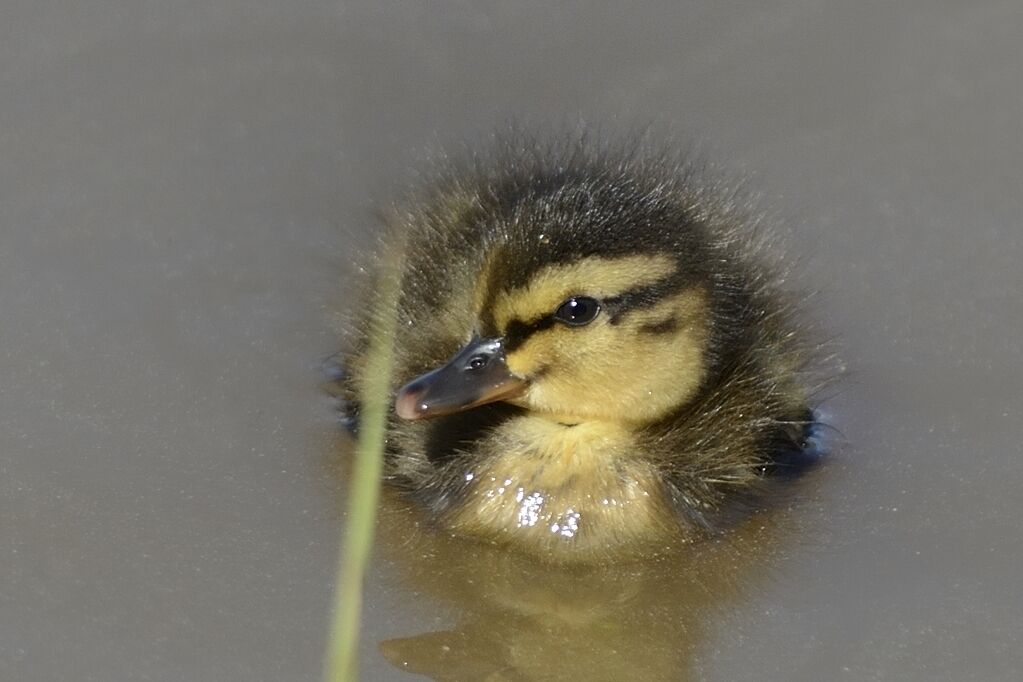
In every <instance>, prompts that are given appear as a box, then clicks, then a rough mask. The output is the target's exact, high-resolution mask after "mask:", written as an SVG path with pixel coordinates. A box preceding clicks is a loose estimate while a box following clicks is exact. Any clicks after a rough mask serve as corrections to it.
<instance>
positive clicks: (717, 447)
mask: <svg viewBox="0 0 1023 682" xmlns="http://www.w3.org/2000/svg"><path fill="white" fill-rule="evenodd" d="M737 205H738V202H737V201H736V197H735V195H734V194H728V193H721V192H719V191H718V190H716V189H715V186H714V185H713V184H712V183H711V184H706V183H701V182H700V180H699V174H698V173H697V172H696V170H695V169H694V167H693V165H692V164H687V163H685V162H684V161H683V162H677V161H673V160H671V156H670V155H668V154H650V153H647V152H644V151H641V150H639V149H638V148H632V149H625V148H621V149H615V148H613V147H610V146H598V145H593V144H591V143H589V142H587V141H585V140H581V139H576V140H574V141H570V142H567V143H562V144H537V143H535V142H530V141H528V140H526V139H525V138H515V139H512V140H506V141H504V142H503V143H499V144H498V146H497V149H496V150H495V151H494V152H493V153H492V154H491V155H489V156H487V157H477V158H476V159H475V160H474V161H472V162H468V163H464V164H461V165H457V164H455V165H452V166H451V167H450V168H448V169H446V170H442V171H440V172H439V173H438V176H437V179H436V180H435V181H434V182H432V183H430V184H429V185H428V186H427V187H426V188H425V189H423V190H421V191H419V192H418V194H417V195H415V198H413V199H411V200H410V201H409V202H408V203H407V204H406V205H405V206H404V207H403V208H399V209H397V210H396V211H395V213H394V221H393V222H394V223H395V234H394V235H392V243H393V244H401V248H402V250H403V256H404V261H403V266H402V271H401V274H400V277H401V279H400V295H399V300H398V306H397V310H396V311H395V314H396V315H397V334H396V339H395V343H396V351H395V357H396V360H395V367H394V372H393V377H394V381H393V389H394V391H395V394H394V395H395V397H394V402H393V413H392V414H391V415H390V419H389V425H388V437H387V449H388V452H387V460H386V480H387V481H388V482H389V483H390V484H392V485H394V486H396V487H398V488H399V489H401V490H403V491H405V492H406V493H407V494H408V495H409V496H410V497H411V498H412V499H414V500H415V501H416V502H418V504H419V505H420V506H421V507H422V508H423V509H424V510H425V511H426V513H427V514H428V516H429V518H431V519H432V520H433V521H434V522H435V523H436V524H437V525H438V526H439V527H440V528H442V529H444V530H445V531H448V532H450V533H453V534H457V535H462V536H470V537H474V538H477V539H479V540H482V541H485V542H489V543H493V544H502V545H508V546H511V547H513V548H516V549H518V550H522V551H525V552H529V553H531V554H533V555H535V556H539V557H542V558H544V559H549V560H554V561H559V560H572V559H581V560H593V559H596V558H614V557H621V556H627V557H636V556H640V555H646V554H650V553H655V554H656V553H658V552H661V551H664V550H665V549H666V548H670V547H677V546H678V545H679V544H680V543H688V542H692V541H694V540H697V539H699V538H701V537H706V536H708V535H712V534H714V533H717V532H720V531H721V530H722V529H724V528H727V527H728V526H729V525H730V524H732V523H734V522H735V521H736V520H737V519H739V518H741V517H742V516H744V515H745V514H746V513H748V512H749V511H750V510H753V509H756V508H757V507H758V506H759V505H760V504H761V503H762V501H763V500H765V499H767V497H769V495H770V492H771V491H772V490H773V489H775V488H776V485H775V483H776V482H777V481H778V480H780V478H784V477H779V476H778V475H777V474H779V473H785V472H796V471H799V470H801V469H802V466H803V464H805V463H806V462H808V461H810V460H811V459H813V457H812V454H813V453H812V452H811V450H812V448H810V447H809V445H808V443H809V439H810V435H811V429H812V427H813V424H814V415H813V411H812V406H811V399H812V397H813V395H814V393H815V391H816V389H817V385H816V383H815V380H814V379H813V378H812V377H813V372H812V371H811V370H810V368H811V367H812V363H811V362H810V360H811V359H812V357H813V355H814V352H813V350H812V345H813V344H810V343H808V342H806V340H805V334H804V333H803V326H802V322H800V320H799V317H798V314H797V306H796V305H795V304H794V302H793V300H791V298H790V297H789V296H788V295H786V294H785V293H783V291H782V287H781V281H782V279H783V278H782V276H781V275H779V274H777V272H776V270H775V269H773V268H772V267H771V266H769V265H768V264H767V261H766V260H765V258H764V257H763V256H762V255H760V253H759V251H758V248H757V247H756V244H757V243H758V236H757V229H756V225H755V221H750V220H749V219H747V218H745V217H744V215H743V213H742V211H741V210H739V209H737V208H736V206H737ZM377 305H379V304H378V303H377V302H376V301H375V300H374V298H373V296H372V295H370V296H369V297H368V298H367V311H368V312H367V313H366V314H365V315H363V318H362V320H363V321H362V322H356V323H355V324H354V330H353V335H352V340H351V342H350V343H349V345H348V349H347V350H346V351H344V358H345V360H344V362H345V364H346V366H347V367H348V373H347V375H346V377H345V378H344V380H343V386H342V394H343V398H344V400H345V401H346V402H347V404H348V405H349V410H350V413H351V414H352V415H357V413H358V405H359V402H360V395H361V387H362V384H363V376H362V374H361V368H362V367H363V365H364V353H365V328H366V327H367V324H366V322H365V321H366V320H368V319H369V316H370V314H372V313H373V308H374V306H377Z"/></svg>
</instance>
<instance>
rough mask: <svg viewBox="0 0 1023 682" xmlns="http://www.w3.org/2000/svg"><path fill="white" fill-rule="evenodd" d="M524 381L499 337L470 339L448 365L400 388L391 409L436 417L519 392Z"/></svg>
mask: <svg viewBox="0 0 1023 682" xmlns="http://www.w3.org/2000/svg"><path fill="white" fill-rule="evenodd" d="M525 389H526V380H525V379H522V378H521V377H517V376H515V375H514V374H512V373H511V371H510V370H509V369H508V365H507V364H506V363H505V358H504V348H503V347H502V344H501V339H473V340H472V341H471V342H469V344H468V345H466V346H465V347H464V348H462V349H461V350H460V351H458V352H457V353H455V356H454V357H453V358H451V359H450V360H448V362H447V364H445V365H442V366H440V367H438V368H437V369H434V370H431V371H429V372H427V373H426V374H423V375H422V376H419V377H416V378H415V379H413V380H412V381H410V382H408V383H407V384H405V385H404V386H402V387H401V390H399V391H398V396H397V398H395V400H394V411H395V412H396V413H397V414H398V416H399V417H402V418H404V419H424V418H427V417H439V416H441V415H445V414H451V413H453V412H461V411H462V410H468V409H470V408H473V407H476V406H478V405H484V404H486V403H492V402H496V401H498V400H504V399H505V398H511V397H513V396H517V395H520V394H521V393H522V392H523V391H524V390H525Z"/></svg>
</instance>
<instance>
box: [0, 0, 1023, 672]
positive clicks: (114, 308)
mask: <svg viewBox="0 0 1023 682" xmlns="http://www.w3.org/2000/svg"><path fill="white" fill-rule="evenodd" d="M0 14H2V16H3V21H2V22H0V83H2V92H3V93H4V96H3V97H2V98H0V122H2V125H0V312H2V315H3V323H2V325H0V376H2V377H3V378H4V380H3V383H2V385H0V678H3V679H12V680H33V681H34V680H57V679H68V678H71V677H74V678H75V679H78V680H104V681H105V680H135V679H151V680H180V679H218V680H233V679H246V680H261V679H266V680H278V679H288V680H293V679H294V680H298V679H309V680H312V679H318V677H319V666H320V658H319V657H320V655H321V653H322V650H323V645H324V642H323V638H324V636H325V633H326V627H327V623H328V615H327V608H328V606H329V603H330V589H331V582H332V580H333V575H332V572H333V568H334V566H333V563H334V552H335V547H336V542H337V539H338V528H339V523H340V521H339V519H340V515H341V514H340V509H341V508H342V503H343V498H342V495H341V492H340V483H339V476H338V471H337V470H338V468H339V467H340V464H339V462H340V460H341V457H340V454H339V453H340V452H342V451H343V450H344V448H346V447H347V442H346V439H345V437H344V436H343V435H342V434H340V433H339V432H338V429H337V428H336V426H335V424H334V423H333V422H332V418H333V417H332V414H331V409H330V404H329V400H328V399H327V398H326V397H325V396H324V395H323V394H322V393H321V391H320V389H319V387H318V385H317V384H318V381H319V375H318V372H319V364H320V361H321V360H322V359H323V358H325V357H326V356H328V355H329V354H331V353H332V352H333V351H334V350H336V347H337V345H338V344H337V336H338V327H339V326H340V323H339V322H338V321H337V313H338V311H341V310H343V309H344V308H345V306H346V305H348V303H349V301H348V300H347V298H348V295H349V292H348V290H347V289H346V288H345V286H344V281H345V277H346V274H347V273H348V272H350V271H351V269H352V268H355V267H358V266H359V262H360V261H359V257H358V256H357V253H358V251H357V249H358V248H359V247H361V246H363V245H365V244H367V243H369V241H370V240H371V238H372V230H373V225H375V222H374V217H373V214H372V211H373V207H374V206H375V205H377V204H378V203H379V202H380V201H382V200H384V199H386V198H388V197H390V196H393V194H394V192H395V191H396V188H398V187H400V186H402V185H403V184H404V182H405V181H406V180H407V179H408V175H409V174H408V171H407V169H408V167H409V165H410V163H411V161H412V160H413V159H415V158H416V156H417V154H418V152H417V151H416V150H417V149H422V148H423V146H424V145H426V146H429V145H431V144H434V143H446V142H448V141H451V140H458V139H463V138H470V139H471V138H473V137H475V136H478V135H480V134H482V133H484V132H485V131H486V130H488V129H490V128H492V127H493V126H494V125H495V123H496V122H500V121H502V120H505V119H506V118H508V117H512V116H514V117H516V118H526V119H531V120H534V121H559V122H560V121H566V120H567V121H572V120H574V119H575V118H576V117H577V116H579V115H585V117H586V118H588V119H591V120H595V121H601V122H608V121H611V122H610V123H609V124H608V125H609V127H611V128H614V127H616V126H628V125H630V124H632V123H646V122H649V121H650V120H654V121H655V122H658V123H661V124H666V125H671V126H673V127H675V128H677V129H681V131H682V133H683V134H691V135H693V136H695V137H697V138H698V139H699V140H701V141H702V142H703V144H704V145H705V146H707V147H709V148H710V150H711V156H712V157H713V158H715V159H719V160H721V162H722V163H723V165H724V166H725V167H726V168H728V169H730V170H732V171H737V172H748V173H750V174H751V175H752V176H753V177H752V180H751V182H752V184H753V185H754V186H755V187H759V188H762V189H763V190H764V191H765V193H767V194H768V195H769V196H770V197H774V198H773V199H771V201H770V203H771V204H772V205H773V206H775V207H777V210H778V213H779V214H780V216H781V217H782V218H783V220H784V221H785V222H787V223H788V224H790V225H792V229H793V232H794V237H795V242H796V250H797V251H798V252H799V254H800V255H807V256H808V258H807V259H806V265H805V266H804V267H803V268H802V269H801V273H802V274H801V278H802V279H803V280H804V281H805V284H806V285H807V286H809V287H814V288H821V289H823V294H822V296H821V297H820V298H819V299H818V301H817V302H816V303H815V304H814V305H815V312H816V314H817V315H818V316H819V317H820V318H821V319H822V320H823V321H824V323H825V324H826V326H827V327H828V328H829V329H830V330H832V331H833V332H834V334H835V336H836V337H838V339H839V340H840V343H841V345H842V347H843V356H844V358H845V360H846V362H847V364H848V365H849V367H850V368H851V376H850V378H849V379H848V380H847V381H846V383H845V385H844V391H843V392H842V393H841V394H840V395H839V396H838V397H837V398H836V399H834V400H833V401H831V402H830V403H829V405H828V406H827V409H828V410H830V411H831V413H832V414H833V415H834V420H835V422H836V424H837V425H838V426H839V428H840V429H841V431H842V433H843V434H844V437H845V440H846V441H847V444H846V445H844V446H843V447H841V448H840V449H839V450H838V451H837V452H836V453H834V454H833V455H832V456H831V458H830V461H829V463H828V465H827V466H826V467H824V468H823V469H822V470H821V471H820V472H818V473H816V474H814V476H813V477H811V479H810V480H809V481H808V482H807V485H801V486H800V488H799V490H798V491H797V493H796V494H795V495H794V496H793V501H792V505H791V509H782V510H778V511H777V512H776V513H774V514H771V515H769V516H767V517H764V518H762V519H757V520H755V521H754V522H752V523H751V524H750V525H749V526H748V527H744V528H743V530H742V531H740V532H738V533H736V535H735V536H734V537H731V538H729V539H728V540H727V541H726V542H724V543H723V544H721V545H711V546H707V547H704V548H700V549H699V551H695V552H694V553H693V554H692V555H691V556H686V557H680V558H679V559H678V561H677V563H675V564H669V565H663V564H662V565H654V566H648V567H641V568H619V569H608V570H606V571H598V572H588V573H587V572H582V573H576V572H574V571H565V572H564V573H560V574H555V575H550V573H549V571H540V570H539V569H537V568H536V567H533V566H529V565H528V563H527V562H524V561H523V560H521V559H516V558H514V557H508V556H505V555H503V554H501V553H494V552H490V551H487V550H486V549H484V548H477V547H472V548H470V547H467V546H465V545H463V544H460V543H458V542H457V541H449V540H431V539H430V537H429V536H428V535H425V536H424V535H422V534H420V533H418V532H416V531H414V518H409V517H408V515H407V512H406V511H404V510H401V509H395V508H394V506H393V505H391V506H388V507H387V510H388V511H387V513H386V514H385V523H384V524H383V529H382V530H383V535H382V542H381V545H380V548H379V552H378V554H377V560H376V564H375V566H374V568H373V578H372V580H371V582H370V584H369V585H368V592H367V614H366V623H365V632H364V641H363V665H362V667H363V671H364V677H365V679H370V680H412V679H416V678H415V677H414V676H412V675H411V674H410V672H408V671H405V670H403V668H404V667H406V666H404V663H405V662H407V663H408V665H407V669H408V670H409V671H411V670H418V671H421V672H429V673H430V674H432V675H433V676H434V677H435V678H436V679H481V676H482V675H491V678H490V679H493V680H500V679H509V680H518V679H544V675H547V679H559V676H561V677H562V678H563V677H565V676H578V677H582V676H583V675H584V674H585V675H587V676H592V675H595V674H597V673H600V674H604V675H605V677H606V678H608V679H623V678H626V679H627V678H628V677H627V676H628V675H629V674H630V673H629V672H625V671H631V674H632V677H633V679H681V680H685V679H693V680H732V679H751V678H755V679H777V680H820V679H850V680H874V679H876V680H889V679H897V680H928V681H930V680H956V681H959V680H984V681H988V680H1015V679H1019V678H1020V677H1021V676H1023V654H1020V653H1019V652H1020V651H1021V649H1023V647H1021V644H1023V642H1021V639H1023V636H1021V629H1020V627H1019V613H1020V609H1021V608H1023V590H1021V588H1020V584H1019V580H1018V566H1019V565H1020V564H1021V561H1023V542H1021V539H1020V533H1019V523H1018V519H1019V518H1020V515H1021V513H1023V492H1021V491H1023V457H1021V454H1023V453H1021V446H1020V442H1021V438H1020V428H1019V426H1018V425H1019V422H1020V418H1021V416H1023V414H1021V413H1023V390H1021V389H1023V362H1021V360H1023V343H1021V341H1020V339H1021V338H1023V333H1021V332H1023V304H1021V302H1020V291H1021V290H1023V269H1021V268H1019V266H1018V263H1019V261H1020V260H1021V257H1023V230H1021V228H1020V216H1021V215H1023V198H1021V193H1020V191H1019V188H1020V187H1021V186H1023V164H1021V162H1020V159H1021V158H1023V135H1020V131H1019V121H1020V120H1021V118H1023V117H1021V114H1023V100H1021V99H1020V96H1019V92H1020V91H1021V87H1020V86H1021V85H1023V82H1021V81H1023V75H1021V74H1023V68H1021V67H1023V51H1021V49H1020V48H1019V47H1018V35H1019V32H1020V28H1021V27H1023V10H1021V9H1020V6H1019V4H1018V3H1017V2H1014V1H1013V0H1003V1H997V0H991V1H987V2H975V3H969V4H957V3H947V4H942V5H935V4H934V3H923V2H919V3H917V2H906V3H899V4H898V5H897V6H895V5H890V4H888V3H855V4H850V3H839V2H835V3H822V2H809V1H802V2H799V1H795V0H792V1H787V2H775V3H769V4H758V5H757V6H756V7H755V8H752V9H750V8H739V7H733V6H730V5H725V4H722V3H712V2H702V3H695V4H686V5H677V4H676V3H648V4H646V5H643V6H642V7H636V6H629V7H628V8H626V7H625V6H624V5H608V6H606V7H595V6H589V7H587V8H585V9H584V8H581V7H568V6H559V7H551V6H550V5H549V4H547V3H516V4H514V5H510V4H507V3H503V4H500V5H498V4H496V3H495V4H494V5H493V6H490V7H485V6H482V5H479V4H472V5H465V6H453V5H452V6H443V7H441V6H437V7H427V6H422V7H419V6H416V7H412V6H410V5H408V4H406V3H401V4H399V3H383V4H381V3H372V4H371V3H365V4H360V5H355V4H347V3H346V4H344V6H343V7H342V6H340V5H338V4H335V3H325V2H300V3H289V4H287V5H286V6H285V5H284V4H281V3H271V2H257V3H240V2H233V1H230V0H218V1H217V2H205V3H198V2H180V3H117V2H99V1H97V0H90V1H88V2H77V3H70V2H55V3H50V4H45V5H42V4H39V3H30V2H22V1H20V0H14V1H11V2H7V3H5V5H4V9H3V10H2V13H0ZM761 526H763V528H761ZM396 535H397V537H398V538H405V537H407V536H409V537H411V540H395V539H394V538H395V536H396ZM543 576H546V577H543ZM445 647H447V649H445ZM559 666H563V668H564V669H565V672H564V673H563V674H562V673H561V670H560V669H559ZM616 666H619V668H616ZM620 669H621V670H623V671H622V672H619V670H620ZM555 671H557V673H556V672H555ZM592 671H597V673H593V672H592ZM640 671H642V672H640ZM445 676H446V677H445ZM420 679H421V678H420ZM595 679H599V677H596V678H595Z"/></svg>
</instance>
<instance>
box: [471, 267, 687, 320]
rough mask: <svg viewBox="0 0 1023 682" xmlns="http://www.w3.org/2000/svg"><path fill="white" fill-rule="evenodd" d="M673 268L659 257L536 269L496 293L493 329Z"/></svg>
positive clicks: (666, 273)
mask: <svg viewBox="0 0 1023 682" xmlns="http://www.w3.org/2000/svg"><path fill="white" fill-rule="evenodd" d="M675 268H676V265H675V261H674V260H673V259H672V258H670V257H669V256H664V255H659V254H658V255H635V256H623V257H621V258H599V257H594V258H587V259H586V260H582V261H578V262H576V263H569V264H567V265H549V266H547V267H545V268H543V269H541V270H539V271H538V272H537V273H536V274H535V275H534V276H533V278H532V279H531V280H530V281H529V283H528V284H527V285H526V286H524V287H521V288H519V289H514V290H512V291H502V292H501V293H499V294H498V295H497V296H496V298H495V299H494V302H493V305H492V308H491V313H492V314H493V317H494V322H495V323H496V325H497V328H498V329H501V330H503V329H506V328H507V326H508V324H509V323H510V322H511V321H512V320H521V321H523V322H527V321H530V320H535V319H537V318H539V317H542V316H544V315H549V314H551V313H553V312H554V311H555V310H556V309H557V307H558V306H559V305H561V304H562V303H563V302H564V301H565V299H567V298H568V297H570V296H572V295H578V294H585V295H587V296H593V297H595V298H597V299H600V298H608V297H611V296H615V295H617V294H620V293H622V292H624V291H628V290H631V289H636V288H637V287H643V286H648V285H650V284H653V283H655V282H657V281H659V280H661V279H664V278H665V277H667V276H669V275H671V274H673V273H674V272H675ZM486 270H487V268H484V272H485V271H486ZM481 284H482V281H481ZM480 288H483V287H479V286H478V287H477V291H479V289H480ZM482 295H485V292H484V293H483V294H482ZM477 305H478V306H480V307H481V306H482V305H483V301H482V299H481V297H480V298H477Z"/></svg>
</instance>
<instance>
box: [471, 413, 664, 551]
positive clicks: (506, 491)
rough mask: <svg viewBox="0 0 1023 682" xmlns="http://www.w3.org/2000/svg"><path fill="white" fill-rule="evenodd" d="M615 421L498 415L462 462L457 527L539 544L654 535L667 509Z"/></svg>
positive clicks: (596, 543) (578, 545)
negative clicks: (475, 452)
mask: <svg viewBox="0 0 1023 682" xmlns="http://www.w3.org/2000/svg"><path fill="white" fill-rule="evenodd" d="M640 454H641V451H640V443H639V442H638V441H637V438H636V434H635V432H633V431H631V430H629V428H628V427H627V426H625V425H623V424H619V423H615V422H603V421H579V420H574V419H572V418H571V417H570V416H568V415H551V414H543V415H539V414H532V413H527V414H526V415H523V416H519V417H516V418H514V419H511V420H509V421H508V422H505V423H504V424H502V425H501V426H500V427H498V428H497V430H496V431H495V432H494V433H493V434H492V436H491V438H489V439H488V441H487V445H486V452H485V457H483V458H481V461H480V463H479V464H478V465H476V467H475V468H474V469H473V470H472V471H468V472H466V480H467V486H468V487H467V492H466V495H465V497H464V498H463V503H462V504H460V505H459V506H458V507H457V508H456V509H455V510H453V511H452V512H451V514H452V518H451V523H452V525H453V526H454V527H455V528H456V529H457V530H459V531H461V532H467V533H470V534H474V535H477V536H483V537H485V538H487V539H490V540H493V541H514V542H516V544H525V545H528V546H532V547H533V548H534V549H535V550H536V551H538V552H542V553H545V554H551V553H554V554H556V553H557V552H558V550H568V549H571V550H572V552H573V554H578V553H579V552H580V551H582V552H585V551H587V550H593V551H604V550H607V549H613V548H614V547H616V546H619V545H626V544H629V545H634V544H635V543H636V542H637V541H640V542H643V541H648V542H649V541H655V540H657V539H659V538H660V537H661V536H662V535H663V534H664V532H665V529H666V528H668V527H671V526H672V524H670V519H671V513H670V511H669V507H668V504H667V502H666V497H665V495H664V492H663V486H662V483H661V481H660V479H659V477H658V476H657V472H656V471H655V470H654V468H653V467H652V466H651V465H650V464H649V463H647V462H646V461H645V459H644V458H642V457H639V456H638V455H640Z"/></svg>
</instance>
